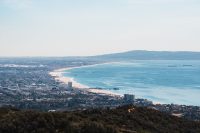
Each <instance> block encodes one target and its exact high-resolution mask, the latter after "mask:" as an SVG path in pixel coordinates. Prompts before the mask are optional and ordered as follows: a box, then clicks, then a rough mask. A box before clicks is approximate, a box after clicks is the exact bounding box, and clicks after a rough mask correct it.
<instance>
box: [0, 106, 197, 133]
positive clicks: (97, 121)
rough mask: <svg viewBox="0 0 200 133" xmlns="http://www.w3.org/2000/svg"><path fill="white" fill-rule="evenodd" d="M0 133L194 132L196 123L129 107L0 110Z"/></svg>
mask: <svg viewBox="0 0 200 133" xmlns="http://www.w3.org/2000/svg"><path fill="white" fill-rule="evenodd" d="M0 132H1V133H3V132H10V133H18V132H28V133H33V132H34V133H35V132H43V133H46V132H49V133H54V132H67V133H120V132H121V133H180V132H181V133H198V132H200V123H199V122H194V121H187V120H184V119H179V118H176V117H173V116H169V115H167V114H164V113H161V112H158V111H155V110H151V109H147V108H136V107H133V106H124V107H120V108H117V109H106V110H103V109H92V110H86V111H74V112H63V113H61V112H55V113H46V112H37V111H18V110H13V109H0Z"/></svg>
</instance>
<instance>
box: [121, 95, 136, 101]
mask: <svg viewBox="0 0 200 133" xmlns="http://www.w3.org/2000/svg"><path fill="white" fill-rule="evenodd" d="M124 101H125V102H127V103H134V102H135V95H132V94H124Z"/></svg>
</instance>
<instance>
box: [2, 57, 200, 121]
mask: <svg viewBox="0 0 200 133" xmlns="http://www.w3.org/2000/svg"><path fill="white" fill-rule="evenodd" d="M97 63H102V61H96V60H94V59H90V60H88V59H87V58H79V57H77V58H75V57H74V58H55V57H54V58H1V59H0V107H15V108H18V109H32V110H40V111H48V112H55V111H71V110H86V109H91V108H92V109H95V108H105V109H107V108H109V109H112V108H117V107H119V106H122V105H126V104H134V105H135V106H137V107H147V108H150V109H153V110H158V111H161V112H165V113H167V114H171V115H173V116H177V117H183V118H186V119H189V120H195V121H200V107H198V106H186V105H176V104H153V103H152V102H151V101H149V100H147V99H135V97H134V95H124V96H116V95H106V94H98V93H92V92H89V91H87V90H85V89H82V90H80V89H76V88H69V87H68V85H67V84H64V83H62V82H60V81H57V80H55V78H54V77H52V76H50V75H49V72H51V71H53V70H55V69H59V68H64V67H75V66H83V65H91V64H97ZM99 89H100V88H99Z"/></svg>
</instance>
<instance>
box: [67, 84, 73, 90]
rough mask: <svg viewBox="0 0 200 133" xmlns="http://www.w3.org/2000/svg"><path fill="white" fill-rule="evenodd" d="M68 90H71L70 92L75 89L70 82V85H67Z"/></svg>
mask: <svg viewBox="0 0 200 133" xmlns="http://www.w3.org/2000/svg"><path fill="white" fill-rule="evenodd" d="M67 89H69V90H72V89H73V87H72V82H68V84H67Z"/></svg>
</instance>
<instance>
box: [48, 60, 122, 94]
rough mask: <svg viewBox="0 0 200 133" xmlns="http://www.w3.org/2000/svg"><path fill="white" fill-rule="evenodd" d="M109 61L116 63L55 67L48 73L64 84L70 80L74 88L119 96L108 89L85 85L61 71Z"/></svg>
mask: <svg viewBox="0 0 200 133" xmlns="http://www.w3.org/2000/svg"><path fill="white" fill-rule="evenodd" d="M110 63H116V62H107V63H99V64H92V65H83V66H75V67H66V68H60V69H56V70H53V71H51V72H49V75H50V76H52V77H53V78H54V79H55V80H56V81H60V82H62V83H64V84H67V83H68V82H72V84H73V88H74V89H78V90H81V91H87V92H90V93H96V94H103V95H109V96H117V97H119V96H121V95H120V94H116V93H113V92H111V91H109V90H102V89H97V88H91V87H89V86H86V85H84V84H81V83H78V82H77V81H76V80H74V78H72V77H66V76H64V75H63V73H65V71H68V70H71V69H75V68H82V67H90V66H96V65H103V64H110Z"/></svg>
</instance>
